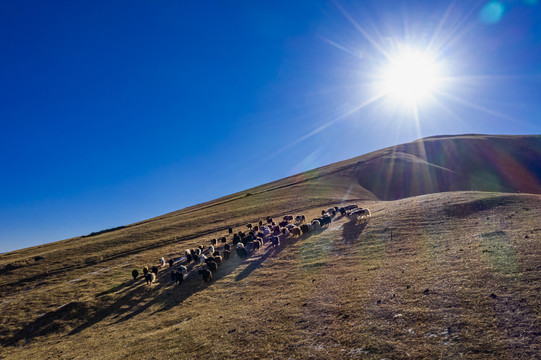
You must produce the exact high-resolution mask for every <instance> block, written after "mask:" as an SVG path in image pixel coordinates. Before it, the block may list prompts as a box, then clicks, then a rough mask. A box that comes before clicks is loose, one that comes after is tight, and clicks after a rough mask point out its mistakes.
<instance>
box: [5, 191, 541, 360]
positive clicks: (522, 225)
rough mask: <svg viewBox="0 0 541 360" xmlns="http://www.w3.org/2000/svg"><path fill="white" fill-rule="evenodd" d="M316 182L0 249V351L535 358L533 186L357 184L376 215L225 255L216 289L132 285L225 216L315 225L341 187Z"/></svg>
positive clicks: (538, 200) (540, 321)
mask: <svg viewBox="0 0 541 360" xmlns="http://www.w3.org/2000/svg"><path fill="white" fill-rule="evenodd" d="M316 185H317V184H313V183H312V184H311V185H310V186H311V188H312V189H314V190H313V192H312V193H310V189H308V188H303V189H302V191H299V189H295V190H291V191H292V193H286V192H284V193H283V194H284V195H283V196H282V197H276V196H273V197H270V196H268V193H267V192H266V191H263V190H262V191H261V192H259V193H258V192H254V193H253V194H251V195H248V196H246V194H236V195H234V196H231V197H229V198H223V199H219V200H217V201H215V202H213V203H207V204H202V205H200V206H198V207H194V208H191V209H190V208H188V209H185V210H183V211H179V212H175V213H171V214H166V215H164V216H162V217H159V218H155V219H151V220H148V221H146V222H142V223H138V224H134V225H131V226H127V227H125V228H123V229H119V230H116V231H111V232H106V233H103V234H100V235H96V236H91V237H86V238H78V239H71V240H66V241H63V242H58V243H53V244H49V245H44V246H40V247H35V248H30V249H24V250H20V251H17V252H13V253H9V254H4V255H1V256H0V269H1V271H2V276H1V280H0V281H1V283H0V284H1V287H0V289H1V290H0V295H1V298H0V301H1V302H0V311H1V312H2V317H1V320H0V325H1V330H0V339H1V342H2V348H0V356H1V357H2V358H6V359H7V358H9V359H11V358H20V359H29V358H40V359H42V358H51V359H53V358H55V359H56V358H70V359H71V358H75V359H79V358H103V359H122V358H126V357H128V358H129V357H131V358H142V359H152V358H156V359H157V358H161V357H164V356H172V357H174V358H183V359H192V358H201V357H204V358H212V359H221V358H238V359H255V358H262V359H267V358H273V359H290V358H291V359H337V358H345V359H349V358H354V359H355V358H367V359H382V358H389V359H403V358H418V359H421V358H448V359H456V358H468V359H472V358H473V359H487V358H493V359H507V358H508V359H534V358H540V355H539V354H541V297H540V296H539V294H540V293H541V276H540V275H541V223H540V221H539V219H540V218H541V196H538V195H523V194H505V193H481V192H448V193H437V194H431V195H424V196H418V197H411V198H407V199H402V200H396V201H374V200H373V199H370V198H369V196H366V197H365V198H363V194H364V193H363V190H362V189H360V190H359V191H358V192H357V193H355V192H353V193H352V195H351V198H350V200H351V201H349V202H355V203H358V204H359V205H362V206H365V207H369V208H370V209H371V211H372V214H373V217H372V219H371V221H370V222H369V223H368V224H367V225H362V224H352V223H351V222H349V221H348V219H346V218H339V217H338V218H336V219H335V221H333V222H332V224H331V226H329V228H327V229H325V230H322V231H320V232H317V233H313V234H310V235H309V236H303V237H301V238H297V239H291V240H290V241H288V242H287V243H286V244H284V245H283V246H282V247H280V248H278V249H271V248H270V247H264V248H263V249H261V250H259V251H258V252H256V253H254V254H252V255H251V256H250V257H249V258H248V259H247V260H246V261H241V260H240V259H238V258H237V257H236V256H235V257H232V258H231V259H230V260H228V261H227V262H225V263H224V264H223V265H222V266H221V267H220V268H219V270H218V273H217V277H216V279H215V281H213V282H212V283H211V284H204V283H203V282H202V280H201V279H200V277H199V276H198V275H196V274H195V273H191V274H190V276H188V279H187V280H185V282H184V283H183V284H182V285H181V286H178V285H174V284H173V283H172V282H171V281H170V277H169V271H170V270H169V269H168V268H164V269H163V270H161V271H160V274H159V277H158V281H157V282H156V283H155V284H153V285H151V286H148V285H146V284H144V283H143V281H142V279H138V280H136V281H133V280H131V275H130V273H131V270H132V269H133V268H138V269H141V268H142V266H143V265H152V264H157V259H158V258H159V257H161V256H165V257H166V258H169V257H175V256H176V257H178V256H180V255H181V254H182V252H183V250H184V249H185V248H188V247H193V246H195V245H197V244H205V245H208V244H209V241H210V239H211V238H213V237H216V236H221V235H226V233H227V231H226V229H227V227H228V226H229V225H234V226H235V229H236V230H239V229H241V228H242V227H243V226H244V224H246V223H247V222H253V221H256V220H258V219H260V218H262V217H264V216H267V215H272V216H275V217H277V216H282V215H284V214H289V213H292V214H296V213H303V214H305V215H306V217H307V219H311V218H313V217H315V216H316V215H317V214H318V213H320V211H321V209H322V208H327V207H329V206H331V205H338V204H340V202H341V201H340V198H342V197H343V189H337V190H336V193H334V192H333V189H332V188H317V186H316ZM293 186H300V185H293ZM286 189H287V188H286ZM303 193H304V194H309V196H300V195H301V194H303ZM293 194H297V196H298V200H297V201H294V202H292V201H290V199H291V198H290V197H291V196H292V195H293ZM315 194H321V196H320V197H318V196H316V195H315ZM356 199H358V200H356ZM35 256H42V257H43V258H44V259H43V260H39V261H35V260H34V257H35Z"/></svg>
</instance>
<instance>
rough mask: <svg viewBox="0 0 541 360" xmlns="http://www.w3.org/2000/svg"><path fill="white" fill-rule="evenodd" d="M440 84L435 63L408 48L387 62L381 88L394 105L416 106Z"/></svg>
mask: <svg viewBox="0 0 541 360" xmlns="http://www.w3.org/2000/svg"><path fill="white" fill-rule="evenodd" d="M440 82H441V81H440V72H439V64H438V63H437V61H436V60H435V59H434V58H433V57H432V56H430V55H429V54H427V53H423V52H420V51H416V50H413V49H410V48H407V49H402V51H400V52H399V53H398V54H397V55H396V56H394V57H392V58H389V59H388V64H387V65H386V66H384V67H383V69H382V75H381V82H380V87H381V91H382V92H383V93H384V94H385V95H386V96H388V97H390V98H391V99H392V100H393V101H395V102H398V103H401V104H406V105H418V104H420V103H421V102H423V101H425V100H426V99H427V98H429V97H430V96H432V95H433V94H434V92H435V91H437V89H438V87H439V85H440Z"/></svg>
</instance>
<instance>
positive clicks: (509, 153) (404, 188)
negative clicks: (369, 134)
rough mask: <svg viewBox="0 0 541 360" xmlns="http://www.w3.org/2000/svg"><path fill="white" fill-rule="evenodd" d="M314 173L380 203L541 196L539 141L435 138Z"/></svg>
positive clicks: (532, 138)
mask: <svg viewBox="0 0 541 360" xmlns="http://www.w3.org/2000/svg"><path fill="white" fill-rule="evenodd" d="M314 171H315V172H317V173H318V174H319V181H320V182H325V181H326V179H328V180H329V181H331V182H336V180H337V179H338V178H337V177H336V176H337V175H338V174H339V175H340V178H339V180H340V181H342V182H343V183H347V182H348V181H349V182H351V183H355V184H358V185H360V186H361V187H362V188H363V189H366V190H368V191H370V192H371V193H372V194H373V195H374V197H377V198H378V199H381V200H393V199H400V198H406V197H411V196H417V195H423V194H429V193H436V192H444V191H461V190H474V191H500V192H522V193H533V194H539V193H541V136H503V135H502V136H490V135H464V136H439V137H432V138H426V139H420V140H417V141H414V142H411V143H407V144H402V145H397V146H393V147H390V148H386V149H383V150H379V151H375V152H372V153H369V154H366V155H362V156H359V157H356V158H353V159H349V160H345V161H342V162H339V163H335V164H331V165H328V166H324V167H321V168H319V169H316V170H314ZM331 179H332V180H331ZM307 181H311V180H307Z"/></svg>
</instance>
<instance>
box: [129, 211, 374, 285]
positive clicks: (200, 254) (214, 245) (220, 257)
mask: <svg viewBox="0 0 541 360" xmlns="http://www.w3.org/2000/svg"><path fill="white" fill-rule="evenodd" d="M338 213H339V214H341V215H342V216H347V217H349V218H350V221H355V222H356V221H361V222H368V221H369V219H370V216H371V214H370V210H368V209H366V208H364V209H363V208H359V207H358V206H357V205H355V204H352V205H348V206H345V207H340V208H339V207H333V208H330V209H328V210H322V211H321V217H318V218H315V219H313V220H312V221H311V222H309V223H307V222H306V218H305V216H304V215H297V216H295V217H293V215H286V216H284V217H283V218H282V220H281V221H279V222H278V223H276V221H275V220H274V219H272V218H271V217H267V218H266V219H265V220H260V221H259V222H258V223H257V224H256V225H252V224H247V225H246V228H247V231H246V232H244V231H238V232H236V233H233V228H229V229H228V232H229V235H232V237H231V239H232V241H231V242H230V243H228V242H227V237H226V236H223V237H220V238H217V239H212V240H211V243H210V245H209V247H207V248H205V246H204V245H200V246H199V247H197V248H194V249H186V250H185V251H184V256H183V257H181V258H179V259H176V260H175V259H169V261H167V262H166V261H165V258H163V257H162V258H160V266H159V267H158V266H152V267H150V268H149V267H148V266H145V267H143V276H144V279H145V280H146V282H147V284H152V283H153V282H154V281H155V280H156V277H157V276H158V272H159V271H160V268H163V267H165V266H166V264H167V263H168V264H169V267H170V268H171V272H170V274H171V280H172V281H174V282H175V283H177V284H179V285H180V284H182V282H183V280H184V279H185V278H186V276H187V275H188V273H189V270H188V267H191V269H194V268H195V267H197V268H198V269H197V273H198V274H199V275H201V277H202V279H203V281H204V282H207V283H208V282H211V281H212V278H213V274H215V273H216V271H217V270H218V267H219V266H220V265H221V264H222V263H223V262H224V261H226V260H228V259H229V258H230V256H231V255H232V253H233V254H236V255H237V256H238V257H239V258H240V259H245V258H246V257H248V256H249V255H250V254H251V253H253V252H255V251H257V250H259V249H260V248H261V247H262V246H263V245H264V244H266V243H270V244H271V245H270V246H272V247H278V246H280V245H281V244H285V242H286V241H287V240H288V239H289V238H296V237H300V236H302V235H306V234H309V233H310V232H313V231H318V230H321V229H324V228H326V227H328V226H329V224H330V223H331V221H332V220H333V219H334V218H335V217H336V215H337V214H338ZM220 247H221V250H220V249H219V248H220ZM233 249H234V252H232V251H233ZM175 264H178V265H175ZM197 265H201V266H197ZM132 276H133V279H134V280H136V279H137V278H138V277H139V271H138V270H133V271H132Z"/></svg>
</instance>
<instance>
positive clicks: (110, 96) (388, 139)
mask: <svg viewBox="0 0 541 360" xmlns="http://www.w3.org/2000/svg"><path fill="white" fill-rule="evenodd" d="M398 46H409V47H413V48H420V49H426V48H428V47H431V48H434V49H436V50H437V56H438V61H439V62H440V63H441V64H443V65H442V66H443V67H444V74H445V76H446V79H447V82H446V87H445V88H444V89H443V90H442V91H441V93H438V94H435V95H434V97H433V98H432V99H430V100H429V101H427V102H425V103H422V104H419V108H418V116H417V117H416V116H415V115H414V113H413V112H412V111H411V109H406V108H404V107H400V106H397V105H396V104H393V103H391V102H389V101H388V100H386V99H385V98H382V99H378V100H376V101H372V102H371V101H370V99H372V98H373V97H374V92H373V82H374V74H375V73H377V71H378V69H381V67H382V66H383V64H385V62H386V58H385V56H384V55H383V53H385V52H386V51H392V49H396V48H397V47H398ZM0 50H1V52H0V77H1V78H0V99H1V102H0V124H1V129H0V154H1V155H0V156H1V167H2V172H1V176H0V252H3V251H11V250H14V249H18V248H23V247H28V246H33V245H37V244H41V243H46V242H51V241H56V240H62V239H66V238H70V237H74V236H78V235H83V234H88V233H90V232H92V231H99V230H102V229H106V228H110V227H115V226H120V225H127V224H130V223H133V222H136V221H140V220H143V219H146V218H150V217H153V216H157V215H160V214H163V213H166V212H170V211H174V210H178V209H181V208H184V207H186V206H190V205H194V204H197V203H200V202H204V201H207V200H211V199H214V198H217V197H220V196H223V195H227V194H230V193H234V192H237V191H240V190H244V189H247V188H250V187H254V186H257V185H260V184H263V183H266V182H269V181H272V180H276V179H280V178H283V177H286V176H289V175H292V174H295V173H298V172H301V171H305V170H309V169H312V168H314V167H318V166H321V165H325V164H329V163H333V162H336V161H339V160H344V159H347V158H351V157H354V156H358V155H362V154H364V153H367V152H370V151H373V150H377V149H381V148H383V147H387V146H390V145H395V144H398V143H403V142H408V141H412V140H415V139H418V138H420V137H424V136H430V135H438V134H461V133H484V134H540V133H541V121H540V120H541V119H540V116H541V4H539V3H538V1H537V0H522V1H520V0H515V1H511V0H509V1H491V2H487V1H471V0H464V1H453V2H452V1H448V2H446V1H404V0H401V1H382V0H374V1H355V2H350V1H338V0H337V1H316V0H309V1H276V0H273V1H227V2H226V1H172V0H169V1H168V0H166V1H133V0H132V1H67V0H66V1H38V0H35V1H25V0H5V1H2V2H0Z"/></svg>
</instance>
